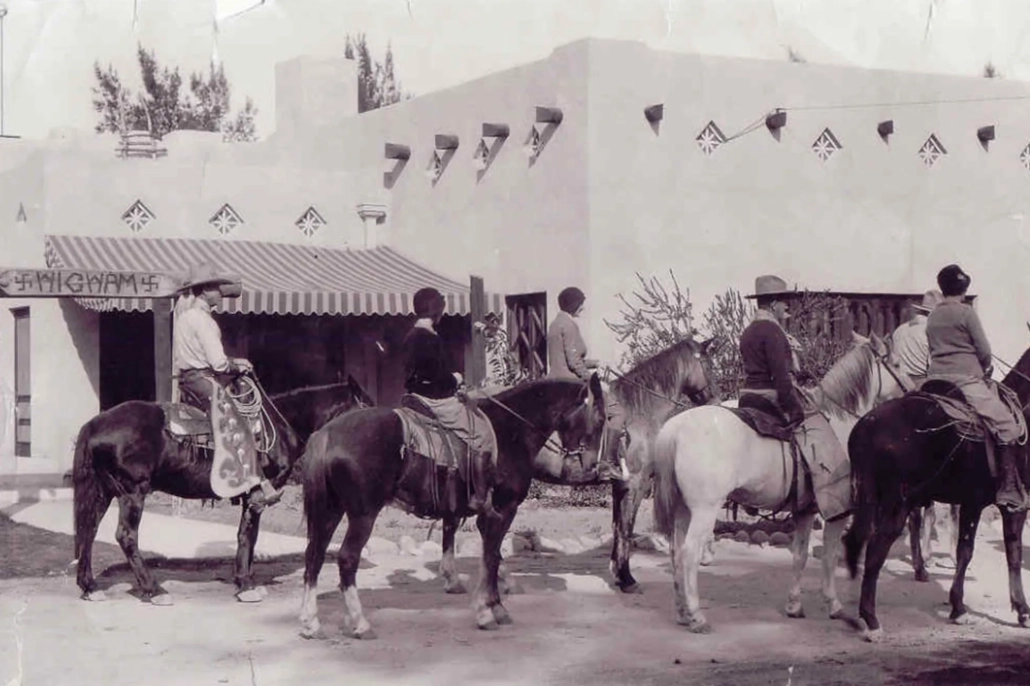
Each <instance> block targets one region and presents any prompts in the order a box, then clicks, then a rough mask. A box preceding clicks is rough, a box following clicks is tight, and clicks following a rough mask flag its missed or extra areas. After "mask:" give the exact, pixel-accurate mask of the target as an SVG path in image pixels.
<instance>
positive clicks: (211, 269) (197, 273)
mask: <svg viewBox="0 0 1030 686" xmlns="http://www.w3.org/2000/svg"><path fill="white" fill-rule="evenodd" d="M231 283H234V282H233V280H232V279H229V278H226V277H224V276H220V275H219V274H218V267H216V266H215V265H214V263H212V262H201V263H199V264H194V265H193V266H191V267H190V271H189V273H188V274H187V275H186V278H185V279H183V281H182V285H181V286H179V290H180V291H188V290H189V289H191V288H193V287H195V286H204V285H207V284H212V285H215V286H223V285H226V284H231Z"/></svg>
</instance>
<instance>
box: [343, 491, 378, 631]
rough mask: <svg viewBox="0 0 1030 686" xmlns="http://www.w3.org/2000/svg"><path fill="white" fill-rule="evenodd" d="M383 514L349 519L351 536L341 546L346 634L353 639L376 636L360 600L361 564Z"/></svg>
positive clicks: (348, 535)
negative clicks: (373, 530)
mask: <svg viewBox="0 0 1030 686" xmlns="http://www.w3.org/2000/svg"><path fill="white" fill-rule="evenodd" d="M378 516H379V511H378V510H377V511H375V512H373V513H372V514H371V515H364V516H362V517H348V522H347V535H346V536H344V537H343V545H341V546H340V555H339V559H338V564H339V567H340V590H342V591H343V604H344V609H345V612H346V618H347V627H346V633H348V634H349V635H350V636H351V638H365V639H371V638H375V637H376V632H375V631H374V630H373V629H372V625H371V624H369V623H368V620H367V619H365V614H364V612H363V611H362V609H361V600H360V599H359V598H358V585H357V576H358V565H360V564H361V551H362V549H364V547H365V544H366V543H368V539H369V537H370V536H371V535H372V527H373V526H375V523H376V517H378Z"/></svg>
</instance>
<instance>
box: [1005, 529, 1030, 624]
mask: <svg viewBox="0 0 1030 686" xmlns="http://www.w3.org/2000/svg"><path fill="white" fill-rule="evenodd" d="M1001 522H1002V530H1003V531H1004V536H1005V561H1006V562H1007V563H1008V568H1009V601H1010V602H1011V603H1012V611H1013V612H1015V613H1016V616H1017V617H1018V618H1019V626H1021V627H1024V628H1026V625H1027V620H1028V618H1030V607H1027V604H1026V596H1024V595H1023V576H1022V569H1023V527H1024V525H1025V524H1026V512H1025V511H1023V512H1002V515H1001Z"/></svg>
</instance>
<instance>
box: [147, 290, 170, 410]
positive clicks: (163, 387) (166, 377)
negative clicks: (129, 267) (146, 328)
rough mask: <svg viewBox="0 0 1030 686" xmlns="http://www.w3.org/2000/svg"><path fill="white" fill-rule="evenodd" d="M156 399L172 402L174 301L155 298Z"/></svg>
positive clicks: (153, 301)
mask: <svg viewBox="0 0 1030 686" xmlns="http://www.w3.org/2000/svg"><path fill="white" fill-rule="evenodd" d="M151 302H152V303H153V304H154V305H153V306H154V399H155V400H156V401H157V402H170V401H171V400H172V299H171V298H154V299H153V300H151Z"/></svg>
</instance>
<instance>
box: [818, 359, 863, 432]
mask: <svg viewBox="0 0 1030 686" xmlns="http://www.w3.org/2000/svg"><path fill="white" fill-rule="evenodd" d="M875 365H876V356H875V355H874V354H873V350H872V348H871V347H870V345H869V343H868V342H862V343H858V344H857V345H854V346H853V347H852V348H851V349H850V350H848V352H847V353H845V354H844V356H843V357H841V358H840V359H839V360H837V361H836V362H835V363H834V365H833V366H832V367H830V369H829V371H827V372H826V375H825V376H824V377H823V379H822V381H820V382H819V385H818V386H817V387H816V388H815V390H814V395H815V396H816V400H817V401H818V403H819V405H820V406H821V407H822V408H823V409H824V411H826V412H828V413H830V414H833V415H834V416H836V417H837V418H838V419H848V418H850V415H853V414H862V413H863V412H864V411H865V410H866V409H868V408H865V407H864V406H863V405H864V403H865V402H866V400H867V398H868V396H869V392H870V391H871V390H872V386H871V381H872V369H873V367H874V366H875ZM824 401H825V402H824Z"/></svg>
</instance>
